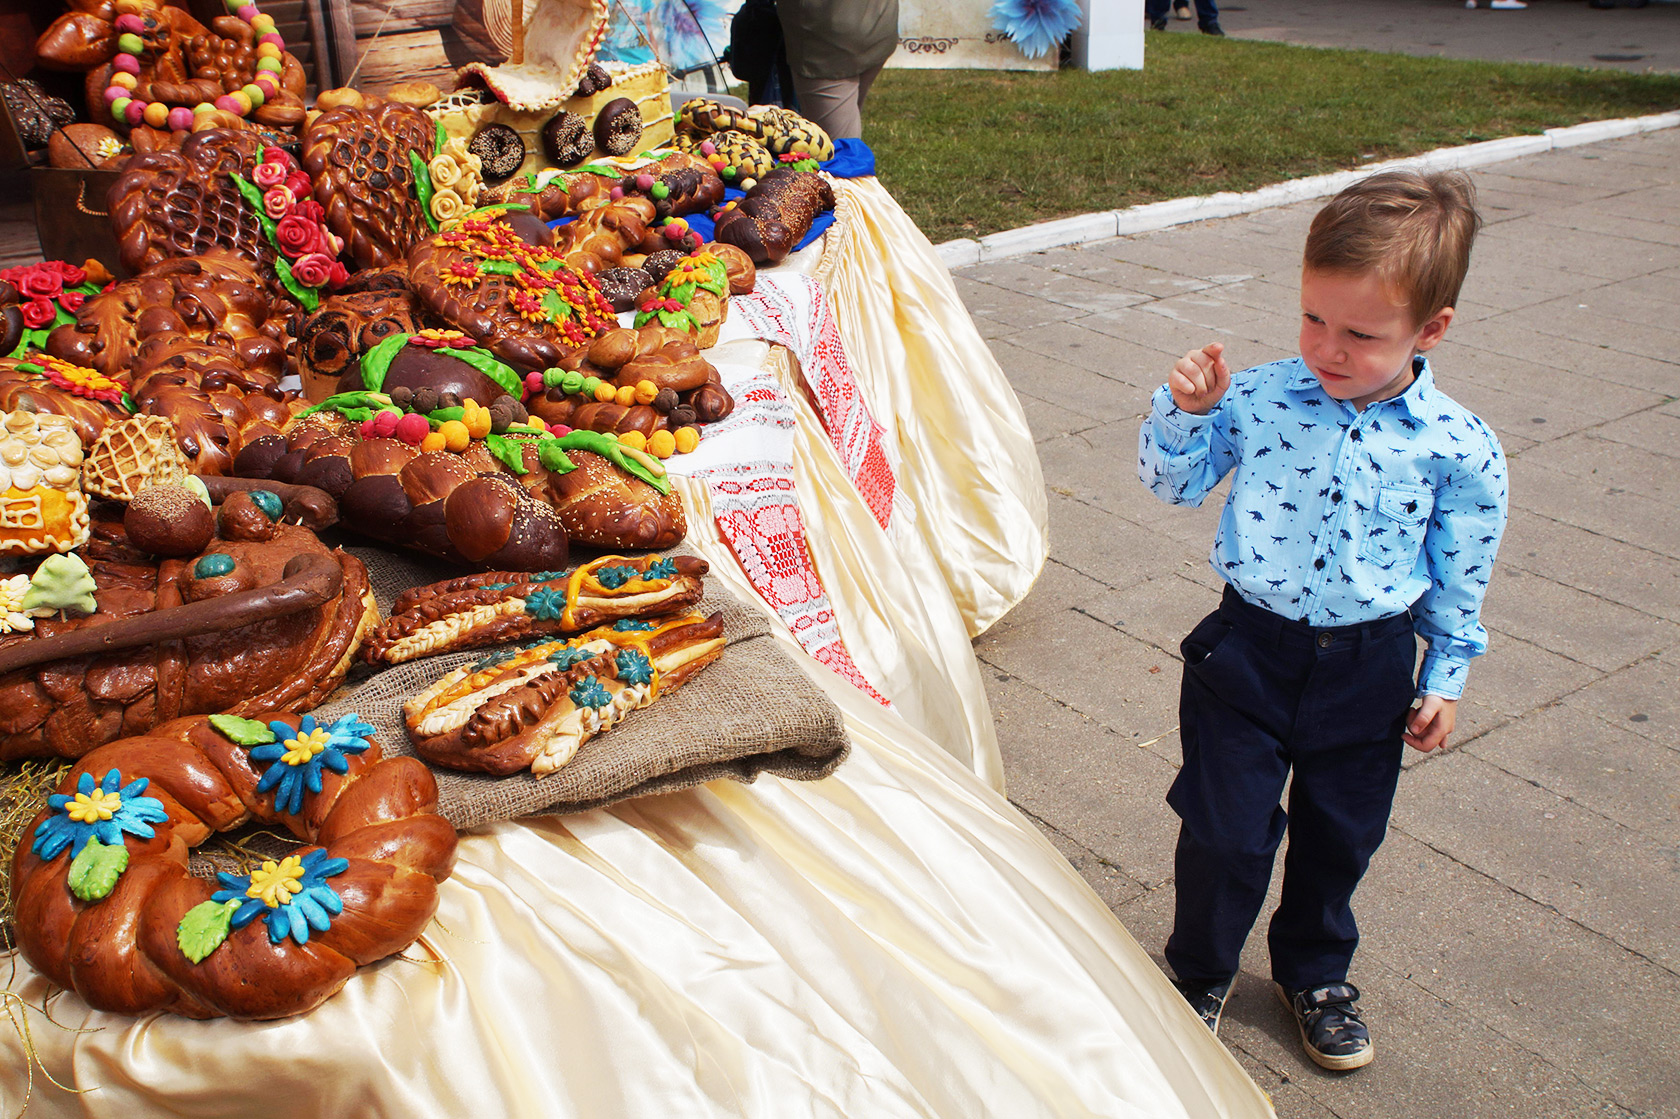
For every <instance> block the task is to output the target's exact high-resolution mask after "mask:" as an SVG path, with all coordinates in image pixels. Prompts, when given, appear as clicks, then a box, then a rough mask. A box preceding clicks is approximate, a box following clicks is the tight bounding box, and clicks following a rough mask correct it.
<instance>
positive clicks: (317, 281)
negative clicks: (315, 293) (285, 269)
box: [292, 253, 333, 288]
mask: <svg viewBox="0 0 1680 1119" xmlns="http://www.w3.org/2000/svg"><path fill="white" fill-rule="evenodd" d="M332 266H333V259H332V257H330V256H328V255H326V254H325V253H310V254H309V255H308V256H305V257H301V258H299V259H298V260H295V261H293V262H292V278H293V279H295V280H296V281H297V282H298V283H300V284H302V285H303V286H304V287H306V288H318V287H320V286H321V285H322V284H324V283H326V282H327V281H328V280H330V279H332Z"/></svg>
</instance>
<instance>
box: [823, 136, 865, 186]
mask: <svg viewBox="0 0 1680 1119" xmlns="http://www.w3.org/2000/svg"><path fill="white" fill-rule="evenodd" d="M818 166H819V167H821V168H822V169H823V170H824V171H827V172H828V173H829V174H830V175H833V176H834V177H835V178H836V179H863V178H868V177H869V176H870V175H873V174H874V173H875V153H874V152H873V151H871V150H870V148H869V145H868V144H866V143H864V142H863V141H862V140H853V139H842V140H836V141H834V158H833V159H831V160H829V161H828V162H827V163H820V164H818Z"/></svg>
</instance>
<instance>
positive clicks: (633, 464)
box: [553, 428, 671, 493]
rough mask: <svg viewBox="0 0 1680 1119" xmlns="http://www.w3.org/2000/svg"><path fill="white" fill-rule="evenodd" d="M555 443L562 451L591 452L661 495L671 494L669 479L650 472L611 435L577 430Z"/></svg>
mask: <svg viewBox="0 0 1680 1119" xmlns="http://www.w3.org/2000/svg"><path fill="white" fill-rule="evenodd" d="M553 442H554V443H555V444H556V445H558V446H559V448H560V449H561V450H562V451H591V452H593V453H595V454H598V455H600V456H601V457H602V458H604V459H606V460H607V461H608V462H611V463H612V464H613V465H614V466H616V467H618V468H619V469H620V470H622V471H624V472H625V473H626V474H630V475H633V476H634V477H637V478H640V479H641V480H642V481H644V482H646V483H647V484H648V485H650V486H652V487H653V488H654V489H656V490H658V491H659V492H660V493H670V492H671V480H670V479H669V478H667V477H665V476H664V475H663V474H655V473H654V472H653V471H651V470H649V469H648V467H647V464H646V463H644V462H642V461H640V460H639V459H637V458H636V457H635V456H634V455H632V454H630V453H629V452H628V450H627V449H626V448H625V446H624V444H622V443H620V442H619V441H618V440H617V439H615V438H614V437H612V436H611V435H604V434H602V433H601V432H598V431H585V430H584V429H582V428H576V429H574V430H572V431H571V432H568V433H567V434H565V435H562V436H561V437H560V438H558V439H555V440H553Z"/></svg>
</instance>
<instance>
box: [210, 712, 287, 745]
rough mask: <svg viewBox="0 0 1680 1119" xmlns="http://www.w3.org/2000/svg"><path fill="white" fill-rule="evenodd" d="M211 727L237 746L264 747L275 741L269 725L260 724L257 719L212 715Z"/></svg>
mask: <svg viewBox="0 0 1680 1119" xmlns="http://www.w3.org/2000/svg"><path fill="white" fill-rule="evenodd" d="M210 725H211V726H213V727H215V728H216V732H217V733H218V734H220V735H221V736H222V737H223V738H225V739H227V740H228V741H229V742H232V743H233V744H234V745H236V746H264V745H267V744H268V743H270V742H273V741H274V731H273V729H272V728H270V727H269V725H268V724H267V723H259V722H257V721H256V720H255V719H241V718H240V717H239V716H238V715H212V716H210Z"/></svg>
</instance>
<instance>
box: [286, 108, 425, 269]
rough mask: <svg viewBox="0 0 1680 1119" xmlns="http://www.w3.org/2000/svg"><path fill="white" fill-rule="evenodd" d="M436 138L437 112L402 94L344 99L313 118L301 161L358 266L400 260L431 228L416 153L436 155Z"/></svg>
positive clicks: (330, 223) (328, 219)
mask: <svg viewBox="0 0 1680 1119" xmlns="http://www.w3.org/2000/svg"><path fill="white" fill-rule="evenodd" d="M436 143H437V126H436V125H434V124H433V123H432V118H430V117H428V116H427V115H426V114H425V113H424V112H422V111H420V110H419V109H416V108H415V107H414V106H412V105H405V104H403V103H402V102H399V101H386V102H382V103H380V104H378V105H375V106H374V107H373V108H357V107H355V106H352V105H339V106H337V107H335V108H332V109H328V110H327V111H326V112H324V113H322V114H321V115H320V116H318V117H316V118H315V119H314V120H313V121H311V122H310V123H309V127H308V129H307V130H306V131H305V132H304V134H303V159H302V163H303V169H304V170H305V171H306V172H308V174H309V177H310V178H311V179H312V180H314V183H315V200H316V201H317V202H319V203H321V205H322V206H324V207H326V211H327V216H326V222H327V228H328V229H330V230H332V232H333V233H335V234H337V235H338V236H339V237H342V238H343V239H344V255H345V256H346V257H348V258H349V260H350V267H351V269H352V270H355V269H361V268H382V267H384V266H386V265H388V264H396V263H398V262H400V261H401V260H402V259H403V257H404V256H406V255H407V253H408V250H409V249H410V247H412V246H413V245H414V244H415V243H416V242H418V241H419V240H420V239H421V238H423V237H425V236H426V235H427V234H429V233H430V232H431V226H430V225H429V224H428V223H427V221H426V209H425V207H424V206H422V205H421V204H420V196H419V194H418V191H417V189H416V187H415V178H414V168H413V160H412V159H411V158H410V157H411V156H418V157H419V159H420V160H421V161H423V162H424V161H427V160H430V159H431V157H432V154H433V153H432V149H433V147H435V146H436Z"/></svg>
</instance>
